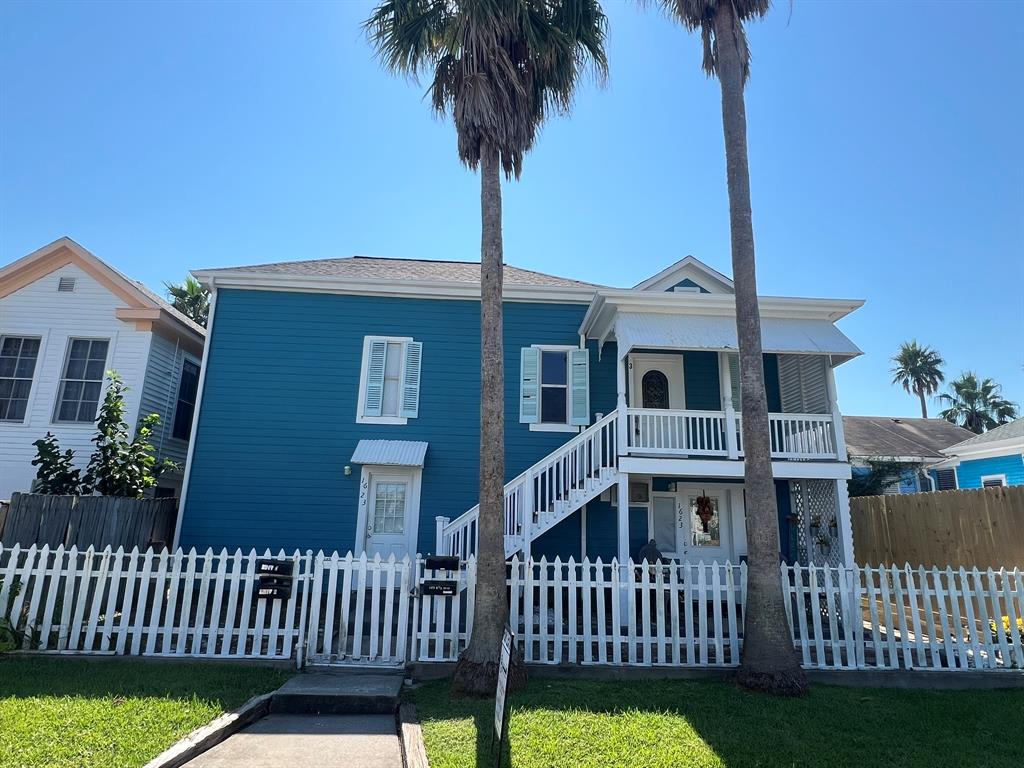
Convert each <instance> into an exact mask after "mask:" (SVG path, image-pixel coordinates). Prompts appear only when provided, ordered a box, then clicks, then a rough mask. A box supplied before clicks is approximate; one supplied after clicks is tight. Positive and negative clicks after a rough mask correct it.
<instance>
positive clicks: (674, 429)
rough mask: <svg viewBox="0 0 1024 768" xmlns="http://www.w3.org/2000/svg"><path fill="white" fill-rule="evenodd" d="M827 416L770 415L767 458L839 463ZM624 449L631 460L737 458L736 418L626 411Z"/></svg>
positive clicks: (685, 412) (716, 413)
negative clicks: (648, 457)
mask: <svg viewBox="0 0 1024 768" xmlns="http://www.w3.org/2000/svg"><path fill="white" fill-rule="evenodd" d="M838 418H840V417H839V416H836V415H833V414H831V413H770V414H768V431H769V436H770V438H771V450H772V458H773V459H797V460H814V461H839V460H845V456H842V458H841V457H840V454H841V453H842V452H841V451H840V448H839V445H838V443H837V440H836V424H835V422H836V419H838ZM626 436H627V450H628V453H629V454H630V455H635V456H664V457H699V458H721V459H739V458H741V457H742V456H743V436H742V417H741V416H740V414H733V413H731V412H730V413H727V412H726V411H696V410H666V409H657V408H629V409H627V411H626Z"/></svg>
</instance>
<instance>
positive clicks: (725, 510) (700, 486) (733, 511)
mask: <svg viewBox="0 0 1024 768" xmlns="http://www.w3.org/2000/svg"><path fill="white" fill-rule="evenodd" d="M676 482H677V486H676V490H675V491H658V492H655V493H652V494H651V499H652V504H651V506H650V511H649V513H648V534H649V536H648V539H650V538H653V537H654V528H653V525H654V504H653V499H654V497H655V496H672V497H675V499H676V521H677V525H676V551H675V553H674V554H675V556H676V559H678V560H679V561H680V562H684V563H685V562H689V563H698V562H700V561H701V560H702V559H703V560H704V561H705V562H710V561H712V560H717V561H719V562H723V563H724V562H725V561H726V560H729V561H731V562H732V563H734V564H736V563H739V558H740V555H742V554H745V553H746V535H745V530H744V525H745V520H744V517H743V515H744V510H743V486H740V485H734V484H731V483H687V481H686V480H685V479H680V480H678V481H676ZM692 491H698V492H700V491H712V492H714V494H715V495H716V496H718V497H719V509H718V519H719V528H720V530H719V536H720V537H721V550H720V553H719V554H716V555H714V556H712V557H704V558H701V557H700V555H701V548H700V547H694V546H689V545H687V544H686V542H685V537H686V536H687V534H688V533H689V527H688V525H687V527H686V528H685V529H683V528H681V527H680V526H679V524H678V522H679V518H678V515H679V511H680V509H685V508H686V496H687V495H689V493H691V492H692ZM687 522H688V521H687Z"/></svg>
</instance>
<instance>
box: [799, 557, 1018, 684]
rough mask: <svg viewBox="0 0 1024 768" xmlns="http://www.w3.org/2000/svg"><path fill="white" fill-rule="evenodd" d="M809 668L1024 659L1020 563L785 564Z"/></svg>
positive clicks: (973, 664)
mask: <svg viewBox="0 0 1024 768" xmlns="http://www.w3.org/2000/svg"><path fill="white" fill-rule="evenodd" d="M782 584H783V590H784V592H785V593H786V595H787V600H786V609H787V616H788V618H789V622H790V626H791V627H792V628H793V636H794V642H795V644H796V647H797V648H798V649H799V651H800V654H801V660H802V663H803V665H804V666H805V667H807V668H812V667H813V668H818V669H931V670H962V669H971V670H985V669H1024V623H1021V620H1022V619H1024V575H1022V574H1021V571H1020V570H1019V569H1016V568H1015V569H1014V570H1012V571H1008V570H1005V569H1000V570H993V569H988V570H986V571H984V572H982V571H979V570H978V569H976V568H975V569H973V570H971V571H967V570H965V569H964V568H960V569H959V570H956V571H954V570H953V569H952V568H946V569H939V568H923V567H921V568H912V567H911V566H909V565H907V566H904V567H903V568H899V567H896V566H892V567H889V568H859V567H855V568H828V567H819V566H813V567H805V566H798V565H797V566H792V567H791V566H787V565H783V566H782Z"/></svg>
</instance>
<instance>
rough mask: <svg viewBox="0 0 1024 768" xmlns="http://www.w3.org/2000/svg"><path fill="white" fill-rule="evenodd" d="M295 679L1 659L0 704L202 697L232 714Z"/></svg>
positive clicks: (219, 668)
mask: <svg viewBox="0 0 1024 768" xmlns="http://www.w3.org/2000/svg"><path fill="white" fill-rule="evenodd" d="M291 676H292V673H291V672H290V671H287V670H281V669H275V668H269V667H256V666H248V665H237V664H213V663H209V664H207V663H189V662H174V663H161V662H148V661H143V660H138V659H134V660H121V659H106V658H100V659H84V658H68V657H53V656H50V657H33V656H0V699H2V698H31V697H38V696H51V697H52V696H58V697H59V696H72V697H80V698H111V697H113V698H117V697H124V698H148V697H156V698H174V699H193V698H199V699H202V700H204V701H209V702H215V703H219V704H220V705H221V707H222V709H224V710H228V709H233V708H234V707H236V706H238V705H239V704H241V703H243V702H244V701H246V700H247V699H249V698H251V697H252V696H255V695H257V694H260V693H265V692H267V691H271V690H273V689H275V688H277V687H279V686H280V685H282V684H283V683H284V681H285V680H287V679H288V678H289V677H291Z"/></svg>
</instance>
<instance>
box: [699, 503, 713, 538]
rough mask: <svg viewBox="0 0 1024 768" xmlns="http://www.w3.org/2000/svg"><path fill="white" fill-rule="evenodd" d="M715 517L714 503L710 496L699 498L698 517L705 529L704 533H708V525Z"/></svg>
mask: <svg viewBox="0 0 1024 768" xmlns="http://www.w3.org/2000/svg"><path fill="white" fill-rule="evenodd" d="M714 516H715V506H714V502H713V501H712V500H711V497H710V496H698V497H697V517H699V518H700V522H701V524H702V525H703V527H704V533H707V532H708V523H710V522H711V518H712V517H714Z"/></svg>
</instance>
